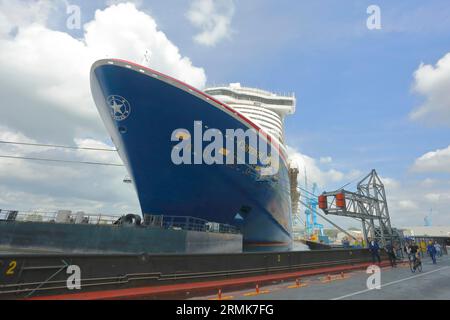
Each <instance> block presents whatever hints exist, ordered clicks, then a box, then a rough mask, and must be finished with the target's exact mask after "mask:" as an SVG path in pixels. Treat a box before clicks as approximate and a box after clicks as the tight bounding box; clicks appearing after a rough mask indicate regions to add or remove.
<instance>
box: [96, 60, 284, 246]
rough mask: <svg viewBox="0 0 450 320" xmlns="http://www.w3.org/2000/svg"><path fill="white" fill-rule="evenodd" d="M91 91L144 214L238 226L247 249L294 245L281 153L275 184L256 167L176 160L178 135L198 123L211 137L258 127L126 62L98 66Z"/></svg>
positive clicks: (194, 92)
mask: <svg viewBox="0 0 450 320" xmlns="http://www.w3.org/2000/svg"><path fill="white" fill-rule="evenodd" d="M91 89H92V94H93V97H94V100H95V103H96V105H97V108H98V110H99V113H100V115H101V118H102V120H103V122H104V124H105V126H106V128H107V130H108V132H109V134H110V135H111V138H112V140H113V143H114V144H115V146H116V148H117V149H118V151H119V155H120V157H121V158H122V160H123V162H124V164H125V166H126V168H127V170H128V172H129V174H130V176H131V178H132V181H133V184H134V186H135V188H136V191H137V195H138V198H139V202H140V206H141V210H142V213H143V214H144V215H145V214H152V215H175V216H192V217H198V218H202V219H205V220H208V221H214V222H219V223H226V224H231V225H236V226H238V227H239V228H240V229H241V230H242V233H243V239H244V244H245V245H246V246H247V247H248V246H256V247H259V246H263V247H273V248H276V249H281V248H288V247H290V246H291V242H292V241H291V240H292V239H291V198H290V184H289V176H288V169H287V165H286V160H285V155H284V154H282V152H281V151H279V150H278V148H275V146H272V148H271V149H272V151H273V152H276V154H277V157H279V164H280V165H279V170H278V173H277V174H276V175H274V176H268V177H261V176H260V175H259V172H258V171H257V170H255V166H252V165H245V164H242V165H238V164H235V165H224V164H223V165H221V164H212V165H207V164H192V165H186V164H181V165H176V164H174V163H173V161H172V159H171V152H172V149H173V147H174V145H176V144H177V143H176V142H173V141H171V135H172V132H173V131H174V130H175V129H178V128H185V129H187V130H189V131H190V132H193V130H194V128H193V126H194V121H202V124H203V126H204V130H206V128H216V129H219V130H220V131H221V132H225V130H226V129H238V128H241V129H243V130H247V129H248V128H251V127H255V125H254V124H252V123H251V122H250V121H249V120H247V119H245V118H244V117H243V116H242V115H240V114H238V113H237V112H236V111H234V110H232V109H230V108H229V107H227V106H225V105H223V104H221V103H220V102H218V101H216V100H214V99H213V98H211V97H208V96H207V95H206V94H204V93H203V92H200V91H198V90H196V89H194V88H192V87H190V86H188V85H186V84H183V83H181V82H179V81H177V80H175V79H173V78H170V77H168V76H165V75H163V74H161V73H158V72H156V71H154V70H151V69H148V68H145V67H142V66H138V65H135V64H132V63H130V62H126V61H121V60H100V61H98V62H96V63H95V64H94V65H93V67H92V70H91ZM111 97H112V98H111ZM111 99H119V103H120V101H124V100H126V102H123V103H122V104H124V103H125V104H126V106H125V108H124V109H122V110H121V112H120V113H119V115H117V114H116V113H114V112H111V110H112V109H111ZM120 99H122V100H120ZM276 150H278V151H276Z"/></svg>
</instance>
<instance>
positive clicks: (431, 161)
mask: <svg viewBox="0 0 450 320" xmlns="http://www.w3.org/2000/svg"><path fill="white" fill-rule="evenodd" d="M412 170H413V171H415V172H441V173H450V145H449V146H448V147H447V148H445V149H438V150H436V151H430V152H427V153H425V154H424V155H422V156H421V157H419V158H418V159H416V161H415V162H414V164H413V166H412Z"/></svg>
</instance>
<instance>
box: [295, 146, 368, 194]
mask: <svg viewBox="0 0 450 320" xmlns="http://www.w3.org/2000/svg"><path fill="white" fill-rule="evenodd" d="M287 151H288V155H289V159H290V161H292V162H293V163H295V164H296V165H297V167H298V169H299V173H300V175H299V183H300V184H302V185H304V171H305V170H306V175H307V177H308V181H309V182H310V183H311V184H312V183H313V182H315V183H317V184H318V186H319V187H320V188H330V187H331V186H335V185H336V183H342V184H345V183H347V182H349V181H351V180H353V179H355V178H357V177H358V176H361V173H360V172H359V171H357V170H354V171H351V172H348V173H343V172H341V171H339V170H336V169H333V168H331V169H328V170H322V169H321V168H320V166H319V164H318V162H321V161H317V160H316V159H314V158H312V157H310V156H308V155H305V154H302V153H300V152H299V151H298V150H296V149H295V148H292V147H289V146H288V147H287ZM321 191H322V190H321Z"/></svg>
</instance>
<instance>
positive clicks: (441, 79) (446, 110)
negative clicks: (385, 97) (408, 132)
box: [410, 53, 450, 126]
mask: <svg viewBox="0 0 450 320" xmlns="http://www.w3.org/2000/svg"><path fill="white" fill-rule="evenodd" d="M449 88H450V53H447V54H446V55H445V56H444V57H442V58H441V59H440V60H439V61H438V62H437V63H436V65H435V66H433V65H429V64H423V63H422V64H421V65H420V66H419V68H418V69H417V70H416V71H415V72H414V85H413V90H414V92H416V93H418V94H420V95H422V96H424V97H425V102H424V103H423V104H422V105H421V106H420V107H418V108H417V109H416V110H414V111H413V112H412V113H411V114H410V117H411V119H413V120H423V121H426V122H429V123H432V124H433V123H435V124H444V125H447V126H448V125H450V95H449V94H448V93H449Z"/></svg>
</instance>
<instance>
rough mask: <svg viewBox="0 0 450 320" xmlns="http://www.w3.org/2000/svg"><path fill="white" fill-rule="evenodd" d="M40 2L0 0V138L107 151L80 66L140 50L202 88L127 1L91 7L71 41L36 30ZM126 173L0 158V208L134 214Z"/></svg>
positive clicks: (41, 21) (186, 62) (25, 152)
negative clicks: (81, 31)
mask: <svg viewBox="0 0 450 320" xmlns="http://www.w3.org/2000/svg"><path fill="white" fill-rule="evenodd" d="M48 3H50V2H49V1H30V2H25V1H23V2H22V1H20V2H19V1H2V0H0V27H1V30H2V31H0V70H1V73H0V96H1V97H2V104H1V105H0V111H1V113H2V118H1V120H0V139H2V140H7V141H20V142H43V143H57V144H67V145H78V146H95V147H101V148H111V145H110V141H109V137H108V135H107V133H106V130H105V129H104V126H103V124H102V122H101V120H100V117H99V115H98V113H97V110H96V107H95V105H94V102H93V100H92V98H91V93H90V87H89V70H90V67H91V65H92V63H93V62H94V61H95V60H97V59H100V58H105V57H114V58H121V59H125V60H131V61H136V62H138V63H140V62H141V60H142V58H143V56H144V53H145V51H148V52H150V53H151V56H150V63H149V66H150V67H151V68H154V69H156V70H159V71H161V72H164V73H167V74H169V75H171V76H173V77H175V78H178V79H180V80H182V81H185V82H187V83H190V84H191V85H194V86H196V87H200V88H201V87H203V86H204V84H205V82H206V76H205V72H204V70H203V69H202V68H198V67H195V66H193V65H192V62H191V61H190V59H189V58H187V57H183V56H182V55H181V54H180V52H179V49H178V48H177V47H176V46H175V45H174V44H173V43H172V42H171V41H170V40H169V39H168V38H167V37H166V36H165V34H164V33H163V32H162V31H160V30H158V26H157V25H156V22H155V20H154V19H153V18H152V17H151V16H149V15H148V14H146V13H144V12H142V11H139V10H138V9H137V8H136V7H135V5H133V4H131V3H121V4H118V5H113V6H110V7H108V8H106V9H104V10H97V11H96V13H95V17H94V19H93V20H92V21H90V22H88V23H87V24H85V26H84V34H83V36H82V37H81V38H80V39H77V38H74V37H72V36H71V35H69V34H68V33H66V32H63V31H57V30H52V29H50V28H48V27H47V26H46V21H47V18H48V14H49V13H50V12H52V14H54V12H53V11H51V10H53V7H52V6H50V5H49V4H48ZM55 3H56V1H55ZM21 10H23V12H24V13H26V15H25V16H24V17H21V16H20V15H18V13H20V12H21ZM61 14H63V15H65V14H66V13H65V11H64V10H63V11H62V12H61ZM0 154H2V155H14V156H33V157H39V158H53V159H66V160H75V161H95V162H108V163H120V158H119V157H118V156H117V154H116V153H115V152H95V151H87V150H83V151H73V150H67V149H66V150H61V149H55V148H36V147H26V146H17V145H4V144H2V145H0ZM126 174H127V172H126V170H125V168H123V167H106V166H89V165H81V164H63V163H47V162H40V161H27V160H13V159H5V158H1V159H0V178H1V179H0V194H1V196H0V208H5V207H7V208H18V209H23V208H37V207H39V208H44V207H45V208H48V209H50V208H59V209H61V208H69V209H73V210H85V211H89V212H92V211H95V210H102V211H103V212H110V213H123V211H122V210H126V211H130V212H138V211H139V209H138V208H139V206H138V202H137V197H136V194H135V192H134V189H133V188H132V187H131V186H130V185H126V184H123V182H122V179H123V177H124V176H125V175H126Z"/></svg>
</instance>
